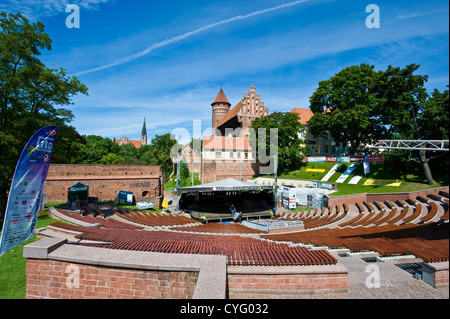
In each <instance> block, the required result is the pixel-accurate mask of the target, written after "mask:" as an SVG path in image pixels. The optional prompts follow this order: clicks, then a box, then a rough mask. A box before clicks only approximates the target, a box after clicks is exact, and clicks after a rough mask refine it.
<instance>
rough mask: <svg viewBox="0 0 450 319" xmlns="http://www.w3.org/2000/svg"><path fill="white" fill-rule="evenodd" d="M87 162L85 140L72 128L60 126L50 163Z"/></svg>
mask: <svg viewBox="0 0 450 319" xmlns="http://www.w3.org/2000/svg"><path fill="white" fill-rule="evenodd" d="M86 160H87V154H86V140H85V139H84V137H82V136H81V135H80V134H78V132H77V131H76V130H75V128H74V127H72V126H68V125H61V126H60V127H59V131H58V139H57V143H56V144H55V147H54V150H53V155H52V163H59V164H82V163H84V162H85V161H86Z"/></svg>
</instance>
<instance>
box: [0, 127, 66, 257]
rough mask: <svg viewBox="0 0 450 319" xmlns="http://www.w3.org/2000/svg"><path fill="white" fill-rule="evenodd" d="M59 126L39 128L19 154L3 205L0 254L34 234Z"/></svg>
mask: <svg viewBox="0 0 450 319" xmlns="http://www.w3.org/2000/svg"><path fill="white" fill-rule="evenodd" d="M57 133H58V126H46V127H43V128H41V129H40V130H38V131H37V132H36V133H35V134H34V135H33V136H32V137H31V138H30V140H29V141H28V143H27V145H26V146H25V148H24V149H23V151H22V154H21V155H20V158H19V161H18V162H17V166H16V170H15V172H14V177H13V180H12V184H11V189H10V192H9V197H8V202H7V204H6V212H5V219H4V221H3V229H2V236H1V239H0V256H1V255H3V254H4V253H5V252H7V251H8V250H10V249H11V248H13V247H15V246H17V245H18V244H20V243H22V242H24V241H26V240H28V239H29V238H31V237H32V236H33V235H34V229H35V227H36V221H37V218H38V214H39V209H40V203H41V199H42V195H43V191H44V186H45V181H46V180H47V173H48V168H49V166H50V158H51V156H52V152H53V147H54V145H55V140H56V135H57Z"/></svg>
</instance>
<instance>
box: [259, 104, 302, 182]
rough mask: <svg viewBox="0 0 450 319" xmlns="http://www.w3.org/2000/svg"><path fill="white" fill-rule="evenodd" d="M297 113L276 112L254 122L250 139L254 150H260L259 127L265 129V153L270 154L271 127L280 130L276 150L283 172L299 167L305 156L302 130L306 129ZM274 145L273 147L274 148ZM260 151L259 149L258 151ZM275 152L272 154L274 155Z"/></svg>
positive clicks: (279, 169)
mask: <svg viewBox="0 0 450 319" xmlns="http://www.w3.org/2000/svg"><path fill="white" fill-rule="evenodd" d="M299 120H300V118H299V116H298V114H297V113H291V112H274V113H271V114H269V115H267V116H262V117H259V118H256V119H254V120H253V122H252V126H251V128H252V130H250V140H251V144H252V146H253V148H254V150H255V151H256V150H259V149H260V148H261V147H262V145H260V144H259V139H260V138H262V137H260V136H259V132H258V130H259V129H265V137H264V138H263V140H264V141H265V145H264V146H265V150H264V151H265V154H267V155H269V153H270V148H271V147H270V146H271V137H270V129H275V130H276V131H277V132H278V147H277V148H276V149H275V150H274V151H275V154H278V156H277V158H278V172H280V173H282V172H285V171H290V170H294V169H298V168H299V167H300V165H301V160H302V159H303V157H304V151H305V147H304V141H303V140H302V139H301V138H300V132H301V131H302V129H304V127H303V125H302V124H301V123H300V122H299ZM273 146H274V145H272V149H273ZM258 152H259V151H258ZM273 155H274V154H270V156H273Z"/></svg>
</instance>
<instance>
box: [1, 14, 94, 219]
mask: <svg viewBox="0 0 450 319" xmlns="http://www.w3.org/2000/svg"><path fill="white" fill-rule="evenodd" d="M50 49H51V39H50V37H49V36H48V35H47V34H46V33H44V25H43V24H42V22H36V23H30V22H29V20H28V19H27V18H26V17H24V16H22V15H21V14H19V13H17V14H6V13H4V12H0V149H1V152H0V211H3V210H4V209H5V207H6V201H7V193H8V191H9V188H10V183H11V179H12V176H13V174H14V169H15V165H16V163H17V160H18V158H19V156H20V153H21V151H22V149H23V147H24V146H25V144H26V142H27V141H28V139H29V138H30V137H31V136H32V134H33V133H34V132H35V131H36V130H37V129H39V128H40V127H42V126H45V125H64V124H65V123H67V122H70V120H71V119H72V118H73V114H72V112H71V111H70V110H68V109H66V108H64V107H66V106H67V105H69V104H71V98H72V96H73V95H75V94H78V93H82V94H87V87H86V86H85V85H84V84H82V83H81V82H80V81H79V80H78V79H77V78H76V77H75V76H72V77H68V76H67V74H66V72H65V70H64V69H62V68H60V69H49V68H47V67H46V66H45V65H44V63H42V62H41V61H40V60H39V56H40V55H41V50H50ZM57 144H58V142H56V145H55V152H57V151H56V149H57V147H58V145H57Z"/></svg>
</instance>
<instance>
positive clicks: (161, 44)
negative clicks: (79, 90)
mask: <svg viewBox="0 0 450 319" xmlns="http://www.w3.org/2000/svg"><path fill="white" fill-rule="evenodd" d="M307 1H309V0H298V1H293V2H289V3H285V4H281V5H279V6H276V7H272V8H268V9H264V10H259V11H255V12H252V13H249V14H246V15H239V16H236V17H233V18H229V19H225V20H221V21H219V22H215V23H211V24H208V25H207V26H204V27H201V28H198V29H196V30H194V31H190V32H186V33H184V34H181V35H177V36H175V37H173V38H170V39H167V40H164V41H161V42H158V43H155V44H153V45H151V46H149V47H148V48H147V49H145V50H143V51H140V52H138V53H135V54H132V55H129V56H127V57H124V58H122V59H119V60H117V61H114V62H112V63H109V64H105V65H103V66H99V67H97V68H93V69H89V70H85V71H81V72H78V73H76V74H75V75H83V74H87V73H92V72H96V71H100V70H104V69H108V68H111V67H113V66H116V65H120V64H123V63H126V62H129V61H132V60H134V59H137V58H139V57H141V56H144V55H146V54H148V53H150V52H152V51H153V50H155V49H158V48H161V47H164V46H166V45H168V44H171V43H175V42H178V41H181V40H183V39H186V38H188V37H190V36H193V35H195V34H197V33H200V32H203V31H206V30H208V29H211V28H215V27H217V26H220V25H222V24H227V23H231V22H234V21H238V20H244V19H248V18H251V17H254V16H257V15H261V14H264V13H268V12H272V11H276V10H279V9H283V8H287V7H292V6H295V5H297V4H300V3H303V2H307Z"/></svg>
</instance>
